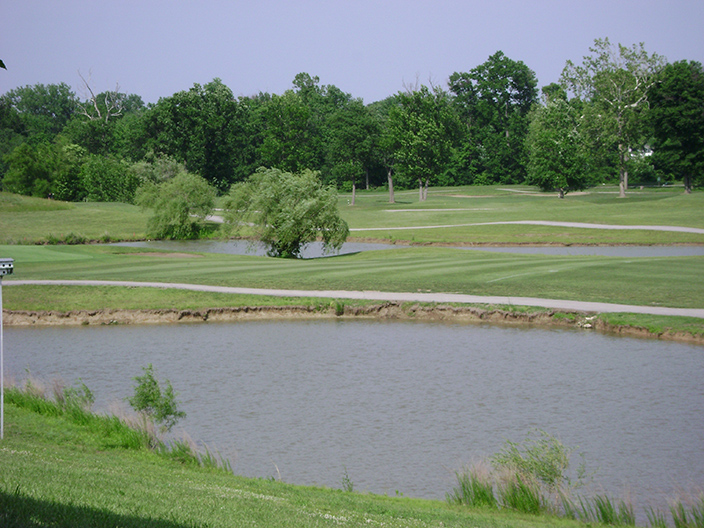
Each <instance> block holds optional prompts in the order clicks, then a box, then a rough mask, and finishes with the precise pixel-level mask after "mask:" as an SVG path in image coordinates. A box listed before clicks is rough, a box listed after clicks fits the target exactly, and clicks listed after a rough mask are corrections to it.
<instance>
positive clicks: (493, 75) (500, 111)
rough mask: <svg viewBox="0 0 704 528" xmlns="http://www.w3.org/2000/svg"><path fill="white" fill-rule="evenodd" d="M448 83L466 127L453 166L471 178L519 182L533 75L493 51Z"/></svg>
mask: <svg viewBox="0 0 704 528" xmlns="http://www.w3.org/2000/svg"><path fill="white" fill-rule="evenodd" d="M449 85H450V91H451V92H452V93H453V94H454V105H455V107H456V108H457V109H458V113H459V116H460V119H461V120H462V122H463V124H464V127H465V131H464V134H465V138H464V142H463V143H464V144H463V146H462V148H461V149H459V150H458V151H457V153H456V155H457V156H459V157H460V160H459V163H458V167H457V169H456V170H459V171H464V172H468V173H470V175H471V178H472V180H473V181H480V182H485V183H493V182H501V183H521V182H523V181H524V179H525V177H526V164H527V153H526V151H525V138H526V135H527V133H528V123H529V118H528V113H529V112H530V109H531V108H532V106H533V104H534V103H536V102H537V100H538V92H537V88H536V87H537V80H536V78H535V73H533V71H532V70H531V69H530V68H528V67H527V66H526V65H525V64H524V63H523V62H521V61H514V60H512V59H509V58H508V57H506V56H505V55H504V54H503V52H501V51H497V52H496V53H495V54H494V55H492V56H490V57H489V58H488V59H487V61H486V62H484V63H483V64H480V65H479V66H477V67H476V68H473V69H472V70H470V71H469V72H466V73H453V74H452V75H451V76H450V84H449Z"/></svg>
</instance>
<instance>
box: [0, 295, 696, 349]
mask: <svg viewBox="0 0 704 528" xmlns="http://www.w3.org/2000/svg"><path fill="white" fill-rule="evenodd" d="M340 317H342V318H350V319H355V318H378V319H392V320H418V321H442V322H452V323H492V324H504V325H530V326H561V327H574V328H582V329H584V330H585V331H586V330H596V331H600V332H606V333H615V334H620V335H624V336H630V337H644V338H656V339H667V340H674V341H682V342H689V343H695V344H702V345H704V336H699V335H693V334H689V333H685V332H663V333H653V332H650V331H649V330H647V329H645V328H640V327H634V326H620V325H612V324H609V323H607V322H605V321H603V320H601V319H600V318H599V317H598V316H596V315H592V314H586V313H583V312H565V311H545V312H534V313H523V312H517V311H505V310H492V309H483V308H478V307H455V306H447V305H436V306H421V305H417V304H416V305H403V304H401V303H395V302H387V303H381V304H374V305H368V306H363V307H357V306H338V307H336V306H335V305H332V304H331V305H330V307H328V308H325V309H320V308H318V307H308V306H295V305H293V306H254V307H234V308H208V309H200V310H177V309H162V310H109V309H108V310H77V311H71V312H54V311H13V310H4V311H3V323H4V324H5V325H6V326H54V325H117V324H165V323H203V322H206V321H208V322H231V321H243V320H256V319H294V318H319V319H330V318H340Z"/></svg>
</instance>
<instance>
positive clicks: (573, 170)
mask: <svg viewBox="0 0 704 528" xmlns="http://www.w3.org/2000/svg"><path fill="white" fill-rule="evenodd" d="M526 147H527V150H528V183H530V184H532V185H537V186H538V187H540V188H541V189H542V190H544V191H552V190H556V191H558V192H559V196H560V198H564V196H565V193H567V192H568V191H570V190H581V189H584V188H586V187H587V186H589V178H588V172H587V159H586V156H585V152H584V138H583V134H582V130H581V123H580V114H579V112H578V111H577V109H575V108H574V106H573V105H571V104H570V103H569V102H567V101H566V100H565V99H563V98H561V97H548V98H547V100H546V103H545V106H537V107H536V108H534V110H533V111H532V114H531V121H530V126H529V129H528V137H527V138H526Z"/></svg>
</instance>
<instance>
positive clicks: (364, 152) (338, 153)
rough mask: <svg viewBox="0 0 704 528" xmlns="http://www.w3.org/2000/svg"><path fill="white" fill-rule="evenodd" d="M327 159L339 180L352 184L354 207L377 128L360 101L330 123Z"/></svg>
mask: <svg viewBox="0 0 704 528" xmlns="http://www.w3.org/2000/svg"><path fill="white" fill-rule="evenodd" d="M327 131H328V136H329V138H328V159H329V160H330V163H331V164H332V166H333V172H336V173H337V174H338V175H339V180H342V181H349V182H351V183H352V205H354V204H355V196H356V190H357V179H358V178H360V177H361V175H362V174H363V172H364V171H365V169H366V170H368V169H369V164H370V163H371V159H372V152H373V150H374V146H375V141H376V139H377V137H378V126H377V122H376V121H375V120H374V118H373V116H372V114H371V113H370V112H369V110H368V109H367V107H365V106H364V104H363V103H362V101H361V100H359V99H355V100H353V101H350V102H349V103H348V104H347V105H346V106H344V107H342V108H340V109H338V110H337V111H336V112H335V113H333V114H332V115H331V116H330V118H329V119H328V126H327Z"/></svg>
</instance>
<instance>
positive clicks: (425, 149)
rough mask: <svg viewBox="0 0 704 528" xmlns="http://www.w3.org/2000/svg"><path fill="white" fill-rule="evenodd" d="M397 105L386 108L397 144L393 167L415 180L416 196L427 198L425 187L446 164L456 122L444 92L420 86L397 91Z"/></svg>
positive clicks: (390, 127) (393, 140)
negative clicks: (416, 186)
mask: <svg viewBox="0 0 704 528" xmlns="http://www.w3.org/2000/svg"><path fill="white" fill-rule="evenodd" d="M396 97H397V102H398V104H397V105H396V106H392V107H391V109H390V110H389V120H388V128H389V134H390V135H391V138H393V139H392V140H391V141H392V142H393V143H394V144H395V145H397V150H396V154H395V158H396V168H397V170H399V171H400V172H401V173H402V174H403V175H404V176H405V177H406V178H409V179H410V180H411V181H413V180H416V181H417V182H418V187H419V191H418V192H419V199H420V201H423V200H425V199H426V197H427V191H428V186H429V185H430V182H431V181H436V179H437V178H438V176H439V174H440V173H441V172H442V171H443V170H444V169H445V167H446V166H447V160H448V159H449V157H450V153H451V150H452V146H453V142H454V141H455V139H456V133H457V128H458V122H457V119H456V114H455V113H454V112H453V111H452V108H451V107H450V100H449V98H448V96H447V93H445V92H444V91H442V90H441V89H439V88H434V89H432V90H431V89H429V88H428V87H427V86H421V87H420V88H419V89H418V90H408V91H406V92H399V94H398V95H397V96H396Z"/></svg>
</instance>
